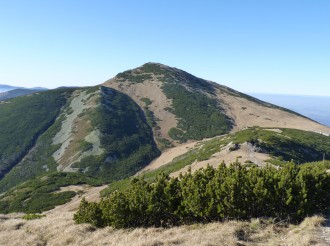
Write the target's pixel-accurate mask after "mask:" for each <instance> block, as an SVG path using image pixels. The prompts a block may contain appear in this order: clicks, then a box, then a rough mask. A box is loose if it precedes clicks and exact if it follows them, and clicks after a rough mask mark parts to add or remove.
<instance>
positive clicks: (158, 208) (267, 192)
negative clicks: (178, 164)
mask: <svg viewBox="0 0 330 246" xmlns="http://www.w3.org/2000/svg"><path fill="white" fill-rule="evenodd" d="M329 204H330V176H329V175H328V174H327V173H326V172H325V171H324V169H322V168H319V167H317V166H314V167H311V168H302V167H300V166H298V165H295V164H294V163H288V164H287V165H286V166H284V167H283V168H281V169H279V170H277V169H275V168H272V167H266V168H263V169H261V168H258V167H254V166H251V167H245V166H242V165H241V164H239V163H234V164H231V165H230V166H229V167H227V166H226V165H225V164H224V163H222V164H221V165H220V166H219V168H217V169H215V168H213V167H210V166H208V167H207V168H206V169H201V170H198V171H196V172H195V173H191V172H190V171H189V172H188V173H187V174H185V175H180V177H179V178H169V176H168V175H165V174H160V175H158V176H157V178H156V180H155V181H154V182H153V183H149V182H147V181H145V180H144V179H142V178H141V179H133V180H132V185H131V187H130V188H128V189H127V190H125V191H114V192H112V193H111V194H110V195H109V196H108V197H107V198H105V199H103V200H102V201H101V202H100V203H89V202H87V201H85V200H83V201H82V203H81V204H80V207H79V210H78V212H77V213H76V215H75V217H74V220H75V221H76V222H77V223H85V222H86V223H92V224H93V225H96V226H112V227H115V228H134V227H150V226H153V227H168V226H174V225H182V224H191V223H208V222H213V221H221V220H225V219H240V220H242V219H243V220H245V219H250V218H254V217H261V216H266V217H275V218H279V219H289V220H291V221H296V222H298V221H300V220H302V219H303V218H304V217H305V216H307V215H312V214H313V213H316V212H319V211H323V210H324V209H326V208H329Z"/></svg>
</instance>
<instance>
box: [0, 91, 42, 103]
mask: <svg viewBox="0 0 330 246" xmlns="http://www.w3.org/2000/svg"><path fill="white" fill-rule="evenodd" d="M44 90H45V89H43V88H40V89H38V88H35V89H24V88H22V89H21V88H19V89H13V90H9V91H6V92H1V93H0V101H3V100H7V99H10V98H14V97H19V96H24V95H29V94H32V93H36V92H39V91H44Z"/></svg>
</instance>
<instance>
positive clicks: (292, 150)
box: [101, 128, 330, 196]
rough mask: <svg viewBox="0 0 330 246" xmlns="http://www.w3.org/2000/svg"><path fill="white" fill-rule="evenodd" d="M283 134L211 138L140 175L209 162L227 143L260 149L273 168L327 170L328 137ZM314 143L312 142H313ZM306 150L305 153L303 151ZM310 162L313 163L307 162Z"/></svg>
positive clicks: (121, 185)
mask: <svg viewBox="0 0 330 246" xmlns="http://www.w3.org/2000/svg"><path fill="white" fill-rule="evenodd" d="M281 130H282V133H277V132H273V131H269V130H265V129H262V128H250V129H246V130H243V131H240V132H237V133H235V134H231V135H226V136H225V137H219V138H214V139H212V140H209V141H206V142H204V143H203V144H202V146H201V147H200V146H197V147H196V148H195V149H192V150H190V151H189V152H187V153H185V154H183V155H181V156H178V157H177V158H175V159H174V160H173V161H172V162H170V163H168V164H166V165H164V166H161V167H160V168H157V169H155V170H152V171H149V172H146V173H143V174H142V175H141V176H143V178H144V179H145V180H147V181H149V182H153V181H154V180H155V179H156V177H157V175H159V174H160V173H162V172H163V173H166V174H170V173H173V172H176V171H179V170H181V169H182V168H184V167H185V166H188V165H191V164H192V163H194V162H195V161H196V160H197V161H203V160H208V159H209V158H211V156H212V155H213V154H215V153H217V152H219V151H221V148H222V147H224V146H226V145H227V144H229V143H230V142H232V143H234V144H237V145H240V144H242V143H244V142H249V143H252V144H254V145H256V146H259V147H260V148H261V149H262V148H264V149H262V151H264V152H265V153H269V154H270V155H272V156H273V158H274V159H269V160H268V162H269V163H271V164H273V165H280V166H283V165H286V164H287V162H288V161H291V160H293V161H294V162H295V163H296V164H298V163H300V164H302V163H306V164H304V165H303V166H306V167H313V166H315V165H317V166H319V167H320V168H322V169H323V170H325V169H330V164H329V161H325V164H324V165H323V162H318V161H320V160H322V158H323V154H322V153H326V159H330V155H329V154H330V138H329V137H326V136H323V135H320V134H318V133H313V132H306V131H302V130H292V129H281ZM314 140H315V142H314ZM306 150H307V151H306ZM310 161H313V162H311V163H309V162H310ZM130 182H131V179H125V180H120V181H117V182H113V183H111V184H110V185H109V187H108V188H106V189H104V190H103V191H102V193H101V194H102V196H106V195H108V194H110V193H111V192H113V191H115V190H120V191H122V190H125V189H127V188H128V187H130V185H131V183H130Z"/></svg>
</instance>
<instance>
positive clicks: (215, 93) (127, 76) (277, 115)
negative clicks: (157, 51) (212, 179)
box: [103, 63, 328, 145]
mask: <svg viewBox="0 0 330 246" xmlns="http://www.w3.org/2000/svg"><path fill="white" fill-rule="evenodd" d="M103 85H104V86H106V87H110V88H114V89H116V90H119V91H121V92H123V93H125V94H127V95H128V96H130V97H131V98H132V99H133V100H134V101H135V102H136V103H137V104H138V105H139V106H140V107H141V108H143V109H144V111H145V112H146V115H147V118H149V120H150V121H152V126H153V130H154V133H155V136H156V142H157V143H158V144H159V145H160V144H161V142H164V141H165V142H167V140H168V141H169V142H171V144H174V145H177V144H178V141H179V142H180V141H181V142H182V141H183V142H184V141H187V140H200V139H202V138H205V137H213V136H216V135H220V134H224V133H228V132H229V131H238V130H240V129H243V128H246V127H251V126H261V127H283V128H294V129H302V130H307V131H316V132H325V131H328V128H327V127H324V126H322V125H320V124H318V123H316V122H314V121H312V120H310V119H308V118H306V117H304V116H302V115H299V114H297V113H295V112H293V111H290V110H287V109H285V108H281V107H278V106H276V105H272V104H270V103H266V102H263V101H261V100H258V99H256V98H253V97H251V96H248V95H246V94H243V93H240V92H238V91H235V90H233V89H231V88H229V87H227V86H223V85H220V84H217V83H215V82H211V81H208V80H204V79H200V78H197V77H195V76H193V75H191V74H189V73H187V72H185V71H182V70H180V69H177V68H173V67H168V66H165V65H162V64H159V63H146V64H144V65H143V66H141V67H138V68H136V69H132V70H128V71H125V72H122V73H119V74H118V75H117V76H116V77H114V78H113V79H110V80H108V81H106V82H105V83H104V84H103Z"/></svg>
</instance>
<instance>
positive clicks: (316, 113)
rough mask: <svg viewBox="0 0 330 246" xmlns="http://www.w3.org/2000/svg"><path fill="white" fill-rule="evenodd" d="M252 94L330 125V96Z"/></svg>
mask: <svg viewBox="0 0 330 246" xmlns="http://www.w3.org/2000/svg"><path fill="white" fill-rule="evenodd" d="M250 95H252V96H254V97H256V98H259V99H261V100H263V101H267V102H270V103H273V104H276V105H279V106H282V107H285V108H288V109H291V110H293V111H296V112H298V113H300V114H302V115H306V116H307V117H309V118H311V119H313V120H315V121H317V122H320V123H321V124H324V125H327V126H330V107H329V106H330V97H324V96H297V95H276V94H261V93H250Z"/></svg>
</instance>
